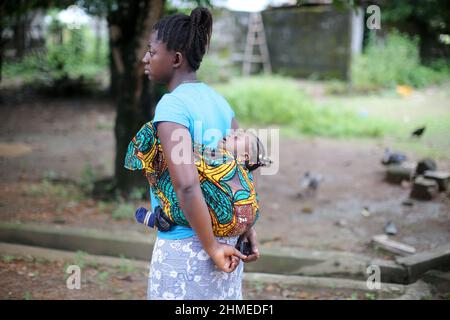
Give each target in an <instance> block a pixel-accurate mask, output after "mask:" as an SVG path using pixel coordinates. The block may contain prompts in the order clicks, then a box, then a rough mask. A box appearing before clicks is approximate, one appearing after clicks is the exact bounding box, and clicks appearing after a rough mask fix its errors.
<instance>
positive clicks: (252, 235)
mask: <svg viewBox="0 0 450 320" xmlns="http://www.w3.org/2000/svg"><path fill="white" fill-rule="evenodd" d="M231 129H233V130H237V129H239V124H238V122H237V120H236V119H235V118H233V119H232V120H231ZM252 176H253V182H254V186H255V190H257V189H258V179H259V168H258V169H256V170H254V171H252ZM241 238H244V240H245V239H247V241H249V242H250V244H251V246H252V254H251V255H249V256H247V258H245V259H243V260H244V262H252V261H256V260H258V259H259V249H258V246H259V244H258V239H257V236H256V231H255V228H253V227H251V228H250V229H248V230H247V231H246V232H245V233H244V234H243V235H241Z"/></svg>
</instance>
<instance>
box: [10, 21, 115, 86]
mask: <svg viewBox="0 0 450 320" xmlns="http://www.w3.org/2000/svg"><path fill="white" fill-rule="evenodd" d="M52 21H53V22H52V23H51V25H50V28H49V33H48V34H47V35H46V46H45V48H43V49H42V50H40V51H39V52H34V53H32V54H29V55H27V56H25V57H24V58H23V59H22V60H20V61H6V62H5V64H4V67H3V70H2V72H3V76H4V78H5V79H12V80H17V79H20V80H21V82H24V83H25V84H31V85H33V86H35V87H37V88H38V89H43V90H44V91H46V90H47V89H52V90H53V91H52V93H58V92H59V93H63V94H65V93H66V92H68V91H74V90H78V91H81V92H83V91H90V89H91V88H93V87H95V86H97V85H98V84H102V82H104V81H103V80H104V78H105V76H106V75H107V70H108V51H107V50H108V47H107V45H106V43H105V41H103V43H101V45H100V47H99V51H98V52H97V51H96V49H95V43H96V42H95V40H96V39H95V35H94V34H93V32H92V31H91V30H89V29H88V28H87V27H81V28H80V29H69V28H68V27H67V26H65V25H63V24H61V23H59V22H58V23H56V22H55V21H57V20H56V18H53V20H52ZM57 32H58V35H59V34H61V35H62V36H63V42H62V43H59V41H60V40H57V41H56V40H55V39H56V38H57V39H59V36H57V35H56V33H57ZM69 93H70V92H69Z"/></svg>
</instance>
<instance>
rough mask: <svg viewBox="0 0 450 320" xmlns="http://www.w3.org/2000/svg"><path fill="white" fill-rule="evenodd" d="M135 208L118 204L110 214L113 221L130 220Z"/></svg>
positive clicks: (127, 204)
mask: <svg viewBox="0 0 450 320" xmlns="http://www.w3.org/2000/svg"><path fill="white" fill-rule="evenodd" d="M134 211H135V208H134V206H133V205H131V204H129V203H120V204H119V205H118V206H116V208H115V209H114V210H113V212H112V217H113V219H116V220H122V219H130V218H131V217H132V216H133V214H134Z"/></svg>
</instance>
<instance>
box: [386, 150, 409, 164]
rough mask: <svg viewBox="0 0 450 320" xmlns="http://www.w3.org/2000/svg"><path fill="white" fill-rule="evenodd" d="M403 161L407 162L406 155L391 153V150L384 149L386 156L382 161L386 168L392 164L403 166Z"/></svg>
mask: <svg viewBox="0 0 450 320" xmlns="http://www.w3.org/2000/svg"><path fill="white" fill-rule="evenodd" d="M403 161H406V156H405V155H404V154H402V153H398V152H391V150H390V149H389V148H386V149H384V155H383V158H382V159H381V163H382V164H384V165H385V166H387V165H390V164H401V163H402V162H403Z"/></svg>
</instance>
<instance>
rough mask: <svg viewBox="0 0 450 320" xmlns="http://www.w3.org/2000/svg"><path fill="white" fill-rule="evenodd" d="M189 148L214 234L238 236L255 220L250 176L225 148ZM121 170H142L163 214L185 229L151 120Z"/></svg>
mask: <svg viewBox="0 0 450 320" xmlns="http://www.w3.org/2000/svg"><path fill="white" fill-rule="evenodd" d="M192 146H193V154H194V162H195V165H196V167H197V170H198V175H199V180H200V188H201V190H202V193H203V196H204V198H205V201H206V204H207V206H208V210H209V213H210V215H211V221H212V229H213V233H214V235H215V236H218V237H233V236H238V235H241V234H242V233H244V232H245V231H246V230H248V228H250V227H251V226H253V225H254V224H255V223H256V221H257V220H258V218H259V205H258V195H257V194H256V191H255V188H254V184H253V177H252V174H251V173H250V172H249V171H248V170H247V169H246V168H245V167H244V166H243V165H242V164H240V163H238V162H237V161H236V158H235V157H234V156H233V155H232V154H231V153H230V152H228V151H227V150H225V149H219V148H216V149H212V148H208V147H206V146H205V145H203V144H197V143H193V145H192ZM125 168H127V169H130V170H143V171H144V175H145V176H146V177H147V180H148V182H149V184H150V186H151V188H152V191H153V192H154V194H155V196H156V197H157V198H158V199H159V201H160V204H161V208H162V210H163V211H164V213H165V214H166V215H167V216H168V217H169V218H170V220H171V221H173V222H174V223H176V224H178V225H184V226H189V222H188V221H187V219H186V218H185V216H184V214H183V212H182V211H181V208H180V206H179V202H178V199H177V197H176V193H175V190H174V187H173V185H172V182H171V179H170V175H169V170H168V167H167V163H166V161H165V160H164V155H163V152H162V147H161V144H160V141H159V138H158V136H157V134H156V130H155V128H154V125H153V122H152V121H150V122H148V123H146V124H145V125H144V126H143V127H142V128H141V129H140V130H139V131H138V133H137V134H136V136H135V137H134V138H133V139H132V140H131V142H130V144H129V145H128V150H127V154H126V157H125Z"/></svg>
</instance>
